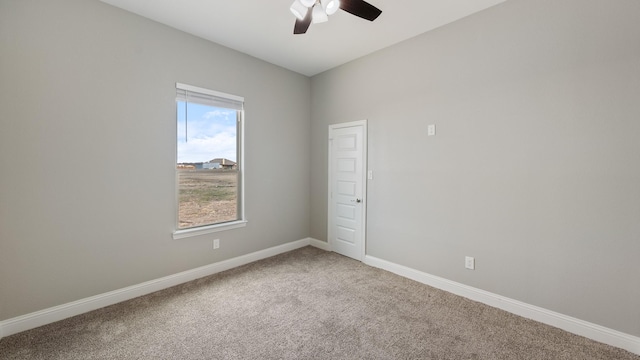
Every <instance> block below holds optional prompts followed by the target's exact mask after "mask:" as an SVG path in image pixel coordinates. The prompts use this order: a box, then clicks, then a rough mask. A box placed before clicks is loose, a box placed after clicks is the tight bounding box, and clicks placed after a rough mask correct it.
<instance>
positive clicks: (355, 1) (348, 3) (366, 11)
mask: <svg viewBox="0 0 640 360" xmlns="http://www.w3.org/2000/svg"><path fill="white" fill-rule="evenodd" d="M340 9H342V10H344V11H346V12H348V13H350V14H352V15H355V16H358V17H361V18H363V19H367V20H369V21H373V20H375V19H376V18H377V17H378V16H380V14H382V10H380V9H378V8H377V7H375V6H373V5H371V4H369V3H368V2H366V1H364V0H340Z"/></svg>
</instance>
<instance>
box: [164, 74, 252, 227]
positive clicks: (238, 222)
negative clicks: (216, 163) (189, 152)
mask: <svg viewBox="0 0 640 360" xmlns="http://www.w3.org/2000/svg"><path fill="white" fill-rule="evenodd" d="M176 90H186V91H189V92H195V93H200V94H205V95H211V96H215V97H217V98H222V99H228V100H231V101H234V102H242V103H244V97H241V96H237V95H231V94H226V93H223V92H219V91H214V90H209V89H204V88H200V87H197V86H192V85H186V84H181V83H176ZM176 107H177V101H176ZM174 139H176V140H175V141H176V142H175V143H174V148H175V159H174V162H173V167H174V168H175V167H176V163H177V162H178V143H177V139H178V137H177V134H176V136H175V137H174ZM236 141H237V146H238V152H239V154H238V161H237V163H238V164H239V166H238V207H239V209H238V212H239V214H238V218H239V220H235V221H228V222H224V223H217V224H211V225H205V226H199V227H194V228H188V229H178V224H179V221H180V219H179V217H180V215H179V214H178V208H179V185H178V171H177V169H176V172H175V174H176V176H175V207H174V214H175V228H174V229H175V230H174V232H173V239H174V240H177V239H184V238H189V237H193V236H200V235H205V234H210V233H215V232H219V231H226V230H231V229H237V228H242V227H245V226H246V225H247V220H246V217H245V212H244V208H245V206H244V204H245V202H244V198H245V196H244V110H242V111H240V118H239V119H238V133H237V139H236Z"/></svg>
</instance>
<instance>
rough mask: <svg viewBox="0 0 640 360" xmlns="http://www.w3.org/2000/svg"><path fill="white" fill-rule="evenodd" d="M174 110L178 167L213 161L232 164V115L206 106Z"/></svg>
mask: <svg viewBox="0 0 640 360" xmlns="http://www.w3.org/2000/svg"><path fill="white" fill-rule="evenodd" d="M177 106H178V114H177V118H178V163H184V162H206V161H209V160H211V159H214V158H225V159H229V160H232V161H237V160H236V129H237V126H236V111H235V110H230V109H224V108H217V107H213V106H208V105H200V104H193V103H189V104H187V106H188V107H187V116H188V118H187V129H186V135H187V137H186V138H185V102H181V101H179V102H178V103H177Z"/></svg>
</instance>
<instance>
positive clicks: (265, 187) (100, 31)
mask: <svg viewBox="0 0 640 360" xmlns="http://www.w3.org/2000/svg"><path fill="white" fill-rule="evenodd" d="M176 82H181V83H186V84H191V85H195V86H201V87H206V88H210V89H214V90H217V91H222V92H226V93H231V94H237V95H241V96H244V97H245V101H246V149H245V150H246V216H247V218H248V220H249V223H248V225H247V226H246V228H243V229H235V230H230V231H227V232H222V233H216V234H213V235H207V236H201V237H197V238H190V239H184V240H172V237H171V234H172V231H173V227H174V221H175V220H174V217H175V215H174V197H175V195H174V194H175V190H174V188H175V178H174V176H175V175H174V168H175V163H174V162H175V132H176V130H175V127H176V125H175V100H174V99H175V83H176ZM310 90H311V88H310V79H309V78H307V77H305V76H302V75H299V74H295V73H293V72H290V71H288V70H284V69H282V68H279V67H276V66H274V65H271V64H267V63H265V62H262V61H260V60H257V59H255V58H252V57H249V56H247V55H244V54H241V53H238V52H235V51H231V50H229V49H227V48H224V47H221V46H217V45H215V44H212V43H210V42H207V41H204V40H202V39H198V38H196V37H193V36H190V35H187V34H185V33H182V32H179V31H176V30H174V29H171V28H168V27H166V26H163V25H159V24H157V23H154V22H152V21H149V20H146V19H143V18H141V17H138V16H136V15H133V14H130V13H127V12H124V11H122V10H119V9H117V8H114V7H111V6H109V5H106V4H103V3H100V2H98V1H86V0H57V1H48V0H41V1H13V0H0V125H1V127H0V320H4V319H8V318H12V317H15V316H19V315H22V314H26V313H30V312H33V311H36V310H40V309H44V308H48V307H51V306H55V305H59V304H63V303H67V302H70V301H73V300H77V299H81V298H84V297H88V296H92V295H96V294H101V293H104V292H107V291H110V290H114V289H120V288H123V287H126V286H129V285H134V284H138V283H141V282H144V281H147V280H151V279H156V278H159V277H162V276H166V275H170V274H174V273H177V272H180V271H183V270H188V269H193V268H196V267H198V266H202V265H206V264H210V263H213V262H216V261H220V260H224V259H228V258H232V257H236V256H239V255H242V254H246V253H250V252H254V251H258V250H261V249H265V248H269V247H272V246H276V245H279V244H283V243H287V242H291V241H294V240H299V239H303V238H306V237H307V236H308V235H309V208H310V197H309V183H310V180H309V173H310V169H309V156H310V148H309V145H308V142H309V136H310V106H311V94H310ZM292 150H295V151H292ZM272 159H286V167H283V168H280V169H274V168H273V167H272V166H271V165H272ZM283 195H285V196H283ZM213 238H220V239H221V248H220V249H219V250H216V251H213V250H212V249H211V248H212V245H211V241H212V239H213Z"/></svg>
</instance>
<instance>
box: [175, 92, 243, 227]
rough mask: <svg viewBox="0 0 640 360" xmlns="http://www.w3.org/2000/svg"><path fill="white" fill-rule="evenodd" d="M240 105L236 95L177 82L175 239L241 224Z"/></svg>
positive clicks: (241, 109) (241, 106)
mask: <svg viewBox="0 0 640 360" xmlns="http://www.w3.org/2000/svg"><path fill="white" fill-rule="evenodd" d="M243 104H244V99H243V98H241V97H239V96H235V95H228V94H224V93H220V92H216V91H212V90H207V89H202V88H197V87H194V86H190V85H184V84H176V105H177V106H176V109H177V111H176V123H177V135H178V136H177V151H176V154H177V161H176V162H177V164H176V183H177V199H178V200H177V203H178V206H177V226H176V229H177V231H176V233H174V238H179V237H182V236H181V235H184V236H189V235H192V234H196V235H197V234H200V233H206V232H210V231H217V230H221V229H227V228H230V227H237V226H242V224H243V223H244V216H243V207H242V204H243V201H242V197H243V194H242V188H243V182H242V179H243V176H242V175H243V172H242V170H243V168H242V166H243V163H242V133H243V131H242V125H243ZM176 235H177V236H176Z"/></svg>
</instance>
